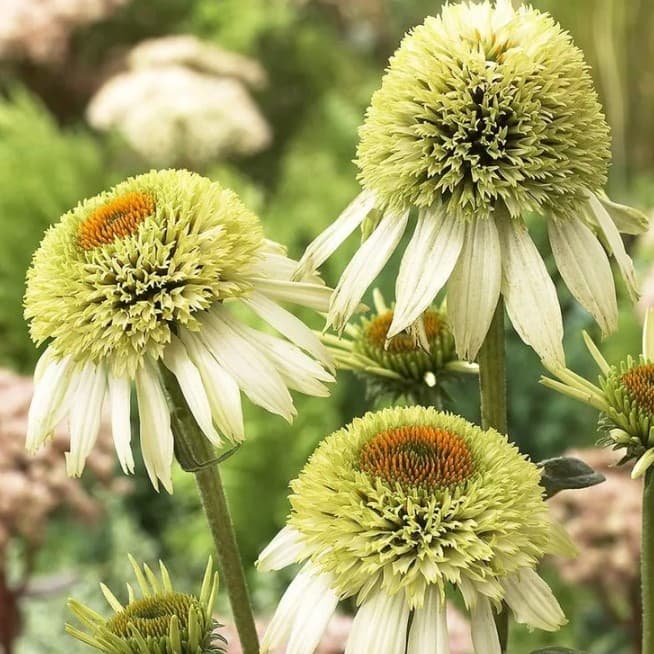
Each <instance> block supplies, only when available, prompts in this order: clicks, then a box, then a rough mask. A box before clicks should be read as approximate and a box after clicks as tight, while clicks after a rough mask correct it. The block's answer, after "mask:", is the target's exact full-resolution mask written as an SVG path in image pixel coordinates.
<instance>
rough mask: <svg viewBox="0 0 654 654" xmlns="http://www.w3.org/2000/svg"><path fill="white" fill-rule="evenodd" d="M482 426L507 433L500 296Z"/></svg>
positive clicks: (482, 357) (485, 352)
mask: <svg viewBox="0 0 654 654" xmlns="http://www.w3.org/2000/svg"><path fill="white" fill-rule="evenodd" d="M479 386H480V391H481V426H482V427H483V428H484V429H489V428H491V427H492V428H493V429H496V430H497V431H499V432H500V433H502V434H506V433H507V410H506V362H505V354H504V302H503V300H502V299H501V298H500V300H499V301H498V303H497V307H496V308H495V315H494V316H493V320H492V322H491V324H490V327H489V329H488V333H487V334H486V338H485V339H484V342H483V344H482V346H481V350H479ZM495 624H496V626H497V633H498V634H499V637H500V645H501V647H502V652H506V648H507V643H508V640H509V613H508V610H507V608H506V606H505V607H504V608H503V610H502V612H501V613H500V614H499V615H496V616H495ZM652 654H654V652H652Z"/></svg>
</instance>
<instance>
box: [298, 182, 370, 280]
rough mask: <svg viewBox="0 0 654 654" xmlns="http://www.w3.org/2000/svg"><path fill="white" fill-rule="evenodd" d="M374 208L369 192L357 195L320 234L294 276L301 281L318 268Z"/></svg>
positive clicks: (310, 245)
mask: <svg viewBox="0 0 654 654" xmlns="http://www.w3.org/2000/svg"><path fill="white" fill-rule="evenodd" d="M374 206H375V196H374V194H373V193H371V192H370V191H363V192H361V193H359V195H357V197H356V198H354V200H352V202H350V204H348V206H347V207H346V208H345V210H344V211H343V213H341V215H340V216H339V217H338V218H337V219H336V220H335V221H334V222H333V223H332V224H331V225H330V226H329V227H327V229H325V231H324V232H322V233H321V234H320V235H319V236H318V237H317V238H316V239H315V240H314V241H313V242H312V243H310V244H309V246H308V247H307V249H306V251H305V252H304V254H303V255H302V258H301V259H300V263H299V264H298V269H297V272H296V275H295V278H296V279H302V277H303V276H304V275H305V274H306V273H307V272H313V271H314V270H316V269H317V268H319V267H320V266H321V265H322V264H323V263H324V262H325V261H326V260H327V259H328V258H329V257H330V256H331V254H332V253H333V252H334V251H335V250H336V249H337V248H338V246H339V245H340V244H341V243H342V242H343V241H344V240H345V239H346V238H347V237H348V236H349V235H350V234H351V233H352V232H353V231H354V230H355V229H356V228H357V227H358V226H359V225H360V224H361V223H362V222H363V221H364V220H365V218H366V216H367V215H368V214H369V213H370V212H371V211H372V209H373V208H374Z"/></svg>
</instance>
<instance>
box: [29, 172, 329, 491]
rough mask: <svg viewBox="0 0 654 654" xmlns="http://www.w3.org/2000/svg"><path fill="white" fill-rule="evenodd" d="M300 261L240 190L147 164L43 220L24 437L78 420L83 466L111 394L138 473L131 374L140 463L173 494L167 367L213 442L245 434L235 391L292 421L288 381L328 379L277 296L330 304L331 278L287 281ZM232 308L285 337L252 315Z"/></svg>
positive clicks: (321, 351) (315, 346) (75, 437)
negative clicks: (38, 348)
mask: <svg viewBox="0 0 654 654" xmlns="http://www.w3.org/2000/svg"><path fill="white" fill-rule="evenodd" d="M296 265H297V264H296V262H294V261H292V260H291V259H288V258H287V257H286V255H285V252H284V249H283V248H282V247H281V246H280V245H278V244H276V243H274V242H272V241H268V240H266V239H265V238H264V236H263V231H262V228H261V225H260V222H259V220H258V218H257V217H256V216H255V215H254V214H253V213H252V212H250V211H249V210H248V209H247V208H246V207H245V206H244V205H243V204H242V203H241V201H240V200H239V198H238V197H237V196H236V194H235V193H233V192H232V191H230V190H228V189H225V188H223V187H222V186H221V185H220V184H219V183H217V182H212V181H211V180H209V179H206V178H204V177H201V176H200V175H196V174H194V173H190V172H188V171H183V170H164V171H152V172H150V173H147V174H145V175H140V176H138V177H134V178H132V179H129V180H127V181H125V182H123V183H121V184H118V185H117V186H116V187H114V188H113V189H111V190H110V191H107V192H105V193H101V194H100V195H98V196H96V197H93V198H91V199H88V200H85V201H83V202H81V203H80V204H79V205H78V206H77V207H75V208H74V209H72V210H71V211H69V212H68V213H67V214H65V215H64V216H63V217H62V218H61V221H60V222H59V223H57V224H55V225H53V226H52V227H51V228H50V229H49V230H48V232H47V233H46V235H45V237H44V239H43V242H42V244H41V246H40V248H39V249H38V250H37V252H36V254H35V255H34V259H33V262H32V266H31V268H30V270H29V272H28V275H27V290H26V293H25V315H26V317H27V319H28V320H29V321H30V330H31V334H32V337H33V338H34V340H35V341H36V342H37V343H42V342H44V341H49V347H48V348H47V350H46V351H45V353H44V355H43V356H42V358H41V360H40V361H39V364H38V366H37V370H36V389H35V394H34V400H33V402H32V407H31V409H30V416H29V424H28V433H27V446H28V448H29V449H32V450H33V449H36V448H38V447H39V446H40V445H41V444H42V443H43V442H44V441H45V440H47V438H48V437H49V435H50V434H51V433H52V430H53V428H54V427H55V426H56V425H57V424H58V423H59V422H60V421H62V420H63V419H64V418H66V417H69V422H70V432H71V451H70V454H69V456H68V469H69V472H70V474H73V475H79V474H81V472H82V469H83V467H84V461H85V459H86V457H87V455H88V453H89V451H90V449H91V448H92V447H93V443H94V441H95V438H96V435H97V433H98V429H99V424H100V414H101V409H102V405H103V403H104V401H105V399H108V400H109V402H108V404H109V407H110V410H111V421H112V431H113V436H114V440H115V443H116V451H117V454H118V458H119V460H120V463H121V465H122V467H123V469H124V470H125V471H133V469H134V461H133V458H132V452H131V448H130V433H131V432H130V414H129V412H130V395H131V384H132V382H134V383H135V386H136V394H137V399H138V407H139V418H140V427H141V445H142V451H143V458H144V462H145V465H146V468H147V471H148V474H149V476H150V478H151V479H152V482H153V484H154V485H155V486H157V484H158V481H161V482H162V483H163V485H164V486H165V487H166V488H167V489H169V490H170V488H171V481H170V479H171V473H170V470H171V464H172V458H173V437H172V433H171V428H170V411H169V408H168V402H167V396H166V389H165V387H164V383H163V381H162V375H161V365H164V366H166V367H167V368H168V369H169V370H170V371H171V372H172V373H173V374H174V376H175V377H176V379H177V382H178V383H179V386H180V388H181V390H182V393H183V395H184V398H185V400H186V402H187V404H188V406H189V408H190V409H191V412H192V413H193V416H194V418H195V420H196V422H197V424H198V425H199V427H200V428H201V429H202V431H203V432H204V434H205V435H206V436H207V438H208V439H209V440H210V441H211V442H212V443H213V444H214V445H216V446H219V445H221V443H222V437H223V436H225V437H227V439H229V440H231V441H240V440H242V439H243V437H244V430H243V415H242V410H241V399H240V391H241V390H242V391H243V392H244V393H245V394H246V395H247V396H248V397H249V398H250V399H251V400H252V401H253V402H254V403H256V404H258V405H260V406H262V407H264V408H265V409H267V410H269V411H271V412H273V413H277V414H279V415H281V416H283V417H285V418H286V419H287V420H291V419H292V418H293V416H294V415H295V408H294V406H293V401H292V398H291V395H290V393H289V389H295V390H299V391H301V392H305V393H309V394H312V395H326V394H328V393H327V389H326V387H325V385H324V382H328V381H331V379H332V377H331V375H330V374H329V373H328V372H327V371H326V370H325V369H324V368H323V367H322V365H321V364H324V365H325V366H327V367H329V366H330V365H331V362H330V358H329V355H328V353H327V351H326V349H325V347H324V346H323V345H322V344H321V343H320V341H319V339H318V337H317V336H315V335H314V334H313V332H312V331H311V330H310V329H309V328H308V327H307V326H306V325H304V324H303V323H302V322H301V321H300V320H298V319H297V318H296V317H295V316H293V315H292V314H290V313H289V312H288V311H286V310H285V309H283V308H282V307H281V306H279V304H278V303H279V302H294V303H297V304H299V305H303V306H307V307H310V308H312V309H315V310H318V311H324V310H326V308H327V303H328V298H329V294H330V290H329V289H328V288H326V287H325V286H324V284H322V282H321V281H320V280H319V279H318V278H315V277H311V278H306V279H304V280H302V281H298V282H294V281H292V280H291V276H292V274H293V271H294V270H295V268H296ZM234 304H237V305H238V304H240V305H241V306H244V307H247V308H248V309H250V310H251V312H254V313H255V314H258V315H259V316H260V317H261V318H262V319H263V320H264V321H265V322H267V323H269V325H270V326H272V327H273V328H274V329H276V330H277V331H278V332H280V333H281V334H282V335H283V336H285V337H286V338H287V339H288V341H287V340H284V339H281V338H277V337H275V336H272V335H271V334H268V333H263V332H260V331H258V330H255V329H253V328H251V327H249V326H247V325H246V324H243V323H242V322H241V320H240V319H239V318H237V317H236V315H234V314H233V313H232V311H231V309H230V306H233V305H234ZM289 341H290V342H289ZM302 350H304V352H303V351H302Z"/></svg>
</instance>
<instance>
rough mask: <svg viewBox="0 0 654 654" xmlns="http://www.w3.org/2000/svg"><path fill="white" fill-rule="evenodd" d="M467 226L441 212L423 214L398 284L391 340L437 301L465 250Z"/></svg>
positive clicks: (424, 211)
mask: <svg viewBox="0 0 654 654" xmlns="http://www.w3.org/2000/svg"><path fill="white" fill-rule="evenodd" d="M464 234H465V225H464V223H463V222H462V221H461V220H458V219H457V218H456V217H454V216H448V215H446V214H444V213H443V212H442V211H441V210H439V209H435V210H433V209H427V210H423V211H421V212H420V215H419V216H418V224H417V225H416V229H415V231H414V233H413V236H412V237H411V241H409V245H407V248H406V250H405V252H404V256H403V257H402V263H401V264H400V271H399V274H398V276H397V282H396V283H395V300H396V305H395V311H394V313H393V321H392V323H391V326H390V328H389V330H388V335H387V338H392V337H393V336H396V335H397V334H399V333H400V332H402V331H404V330H405V329H406V328H407V327H408V326H409V325H410V324H411V323H412V322H414V321H415V320H417V319H418V317H419V316H420V315H422V313H423V312H424V311H425V310H426V309H427V308H428V307H429V305H430V304H431V303H432V302H433V301H434V298H435V297H436V295H437V293H438V291H440V290H441V288H443V286H444V285H445V283H446V282H447V280H448V279H449V277H450V275H451V273H452V270H453V269H454V266H455V265H456V262H457V259H458V258H459V255H460V253H461V248H462V247H463V237H464Z"/></svg>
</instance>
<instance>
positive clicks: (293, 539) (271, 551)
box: [256, 526, 304, 572]
mask: <svg viewBox="0 0 654 654" xmlns="http://www.w3.org/2000/svg"><path fill="white" fill-rule="evenodd" d="M303 547H304V546H303V545H302V541H301V540H300V534H299V533H298V532H297V531H296V530H295V529H293V528H292V527H288V526H287V527H284V528H283V529H282V530H281V531H280V532H279V533H278V534H277V535H276V536H275V537H274V538H273V539H272V540H271V541H270V543H268V545H267V546H266V547H265V548H264V550H263V551H262V552H261V554H259V558H258V559H257V563H256V566H257V568H258V569H259V570H262V571H264V572H266V571H268V570H281V568H285V567H286V566H287V565H291V563H295V561H297V558H298V556H299V555H300V552H301V551H302V548H303Z"/></svg>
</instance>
